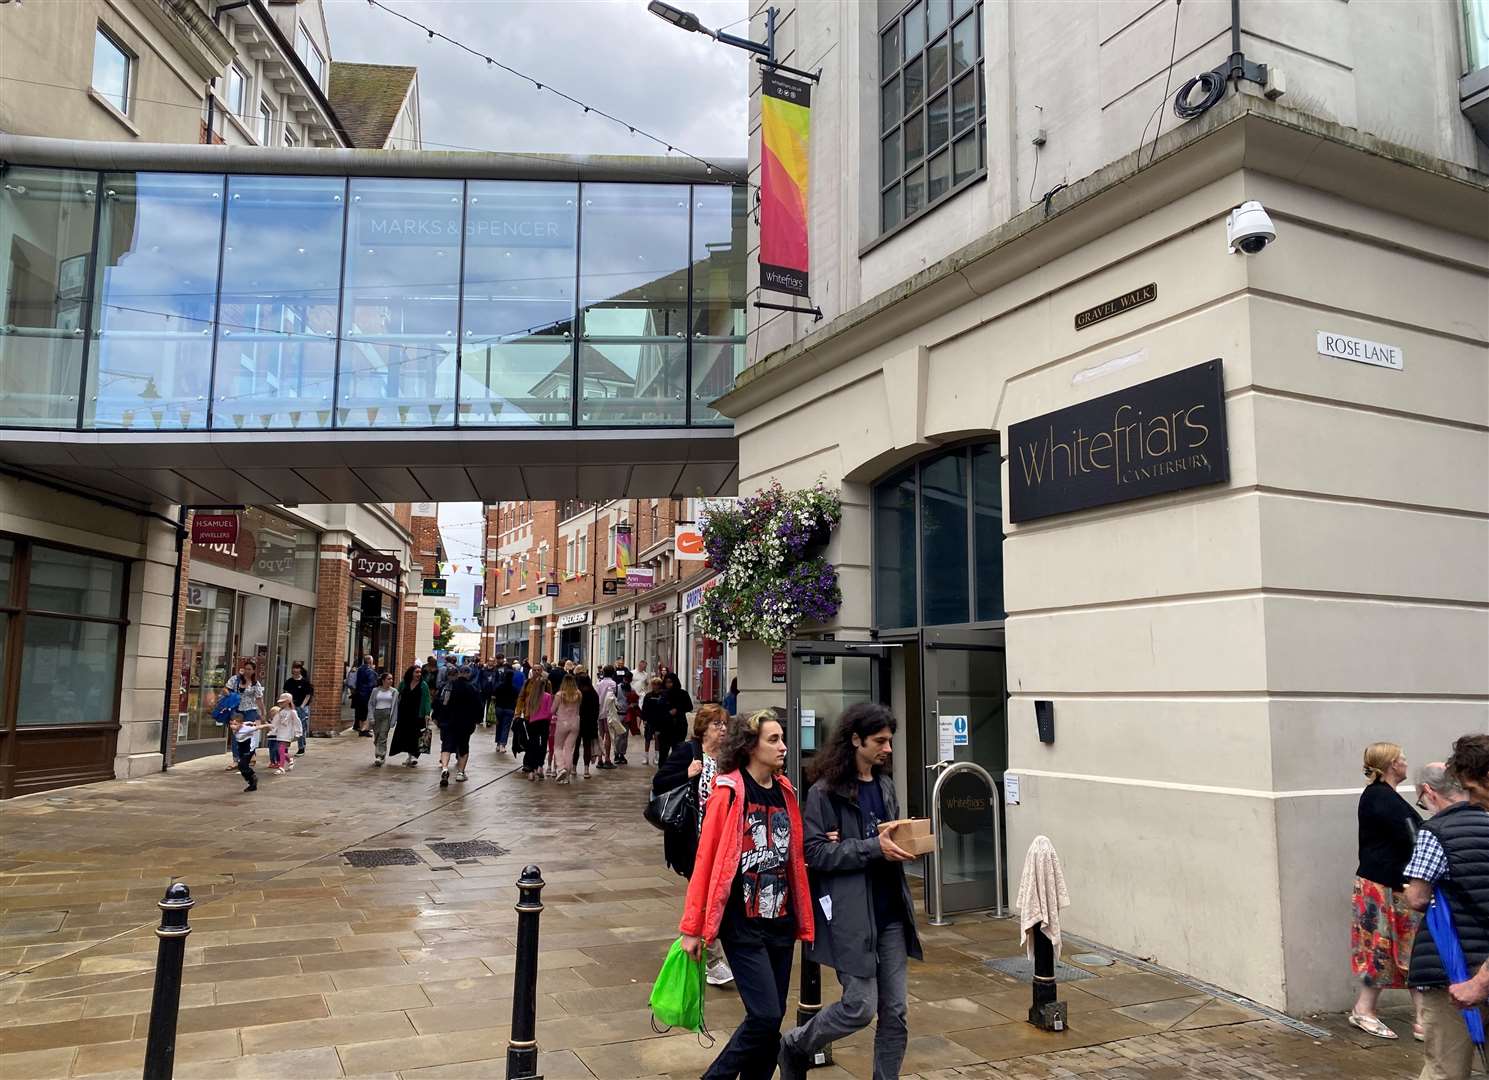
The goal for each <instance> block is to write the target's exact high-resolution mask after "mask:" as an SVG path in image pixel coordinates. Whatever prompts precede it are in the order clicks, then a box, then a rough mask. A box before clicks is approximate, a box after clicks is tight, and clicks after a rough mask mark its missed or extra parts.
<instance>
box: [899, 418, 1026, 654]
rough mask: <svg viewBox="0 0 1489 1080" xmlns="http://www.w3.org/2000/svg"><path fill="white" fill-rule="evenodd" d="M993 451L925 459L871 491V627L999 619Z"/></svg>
mask: <svg viewBox="0 0 1489 1080" xmlns="http://www.w3.org/2000/svg"><path fill="white" fill-rule="evenodd" d="M1001 484H1002V477H1001V475H1000V473H999V450H998V446H997V444H996V443H988V444H985V445H982V446H973V447H962V448H960V449H957V450H952V451H950V452H948V453H942V454H937V455H935V456H933V457H929V458H926V459H925V460H923V461H921V462H919V463H918V464H915V465H909V466H907V467H905V468H904V469H902V470H900V471H899V472H897V473H894V474H893V475H891V476H888V477H886V478H885V479H883V480H881V481H880V482H879V483H878V484H876V485H875V486H874V511H873V513H874V516H873V522H874V524H873V547H874V572H873V580H874V624H875V626H877V627H878V628H880V629H894V628H900V627H911V626H946V625H954V624H960V623H969V622H993V621H996V620H999V619H1002V618H1003V617H1004V616H1003V506H1002V504H1003V499H1002V488H1001Z"/></svg>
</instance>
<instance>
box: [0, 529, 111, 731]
mask: <svg viewBox="0 0 1489 1080" xmlns="http://www.w3.org/2000/svg"><path fill="white" fill-rule="evenodd" d="M126 580H127V576H126V567H125V564H124V563H123V562H120V561H118V560H116V559H110V558H104V557H100V556H97V555H89V554H84V553H81V552H75V551H71V550H68V549H65V548H56V547H51V546H48V545H44V544H37V543H32V542H30V541H27V540H22V539H14V540H13V539H10V538H6V537H0V671H6V670H9V671H12V672H14V673H15V674H16V675H17V687H16V702H15V715H14V717H13V718H8V717H4V716H0V730H4V729H6V728H10V727H12V725H14V726H18V727H28V726H53V725H55V726H67V727H71V726H75V725H78V724H113V723H116V722H117V719H118V710H119V664H120V649H121V647H122V645H123V641H124V626H125V620H124V603H125V595H126V592H127V585H126ZM7 650H10V651H15V652H19V654H20V655H19V657H11V656H8V655H7ZM0 700H3V698H0Z"/></svg>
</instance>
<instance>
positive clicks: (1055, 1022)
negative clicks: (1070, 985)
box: [1029, 924, 1065, 1031]
mask: <svg viewBox="0 0 1489 1080" xmlns="http://www.w3.org/2000/svg"><path fill="white" fill-rule="evenodd" d="M1033 933H1034V1003H1033V1004H1032V1005H1030V1006H1029V1023H1031V1024H1033V1025H1034V1026H1035V1027H1037V1028H1043V1029H1044V1030H1045V1031H1064V1030H1065V1006H1064V1005H1062V1004H1060V1003H1059V1002H1057V1001H1056V1000H1055V992H1056V987H1055V946H1054V943H1053V942H1051V941H1050V939H1049V937H1048V936H1047V935H1046V934H1045V932H1044V927H1043V924H1041V925H1040V926H1036V927H1035V928H1034V931H1033Z"/></svg>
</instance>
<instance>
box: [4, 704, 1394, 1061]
mask: <svg viewBox="0 0 1489 1080" xmlns="http://www.w3.org/2000/svg"><path fill="white" fill-rule="evenodd" d="M475 746H476V751H475V754H474V756H473V766H472V769H471V776H470V780H469V782H467V783H464V784H461V783H456V782H454V781H453V780H452V782H451V784H450V786H449V788H447V789H443V790H442V789H440V788H439V786H438V769H437V768H436V767H434V764H433V761H432V759H426V760H425V762H424V763H423V764H421V765H420V766H419V767H418V768H416V769H409V768H404V767H402V766H401V765H389V766H386V767H384V768H382V769H375V768H373V767H372V765H371V757H372V748H371V744H370V740H366V739H356V738H354V737H348V736H342V737H340V738H337V739H334V740H314V741H312V743H311V744H310V752H309V753H308V754H307V755H306V756H305V757H304V758H303V759H301V761H300V762H299V764H298V766H297V767H296V768H295V769H294V770H292V771H291V772H290V773H288V774H287V775H283V776H276V775H274V774H273V773H272V772H271V771H270V770H268V769H264V768H260V770H259V774H260V785H261V786H260V789H259V790H258V791H257V792H255V793H252V794H245V793H244V792H243V791H242V786H243V785H242V782H241V780H240V779H239V777H238V775H237V773H236V772H231V773H229V772H227V771H225V770H224V768H223V766H224V765H225V764H226V757H225V756H223V755H219V756H214V757H210V758H206V759H203V760H200V761H195V762H190V763H188V764H186V765H184V766H181V767H178V768H177V769H175V770H173V771H172V772H170V773H167V774H161V775H159V776H154V777H148V778H145V779H141V780H134V781H113V782H109V783H104V784H97V785H92V786H89V787H85V788H73V789H68V790H65V791H60V792H53V793H48V794H43V795H37V796H31V797H28V798H25V799H17V800H12V801H10V802H7V803H0V1077H3V1078H4V1080H28V1078H33V1077H35V1078H50V1077H82V1076H87V1077H110V1078H113V1077H138V1076H139V1075H140V1069H141V1064H142V1062H143V1059H144V1048H145V1042H144V1037H145V1033H146V1029H147V1026H148V1021H149V1016H148V1012H149V1007H150V988H151V985H152V981H153V970H154V961H155V952H156V938H155V935H154V933H153V929H154V927H155V926H156V925H157V923H158V921H159V911H158V909H157V908H156V901H157V900H159V899H160V897H161V895H162V892H163V890H164V888H165V886H166V885H168V884H169V883H170V882H171V881H172V880H173V879H179V880H182V881H185V882H186V883H187V884H188V885H189V886H190V888H191V890H192V894H193V896H194V897H195V899H196V901H197V904H196V907H195V908H194V909H193V910H192V912H191V926H192V934H191V936H190V938H189V939H188V940H187V950H186V964H187V966H186V969H185V978H184V985H183V989H182V1000H181V1013H180V1027H179V1030H180V1033H181V1034H180V1037H179V1040H178V1050H177V1058H176V1062H177V1066H176V1075H177V1076H178V1077H181V1078H183V1080H184V1078H188V1077H202V1078H210V1080H216V1078H230V1077H234V1078H249V1077H278V1078H287V1080H296V1078H304V1080H318V1078H321V1077H327V1078H329V1077H343V1076H357V1077H383V1078H390V1077H402V1078H404V1080H413V1078H419V1080H424V1078H435V1077H448V1078H469V1080H475V1078H481V1080H487V1078H498V1077H502V1076H504V1075H505V1053H506V1042H507V1037H508V1034H509V1029H508V1025H509V1023H510V1017H511V981H512V970H513V965H514V957H515V952H516V948H515V937H514V935H515V930H516V923H517V917H516V914H515V913H514V912H513V910H512V905H513V903H514V902H515V900H516V897H517V890H516V888H515V886H514V883H515V881H516V879H517V876H518V875H519V873H520V872H521V869H522V867H523V866H524V865H525V864H528V863H536V864H538V865H540V866H541V867H542V871H543V878H544V880H545V882H546V883H547V884H546V887H545V889H544V893H543V902H544V905H545V910H544V913H543V917H542V948H541V952H540V959H539V969H540V974H539V984H538V990H539V995H540V997H539V1006H538V1042H539V1047H540V1049H541V1051H542V1053H541V1057H540V1063H539V1069H540V1072H541V1073H542V1074H543V1075H544V1076H545V1077H548V1078H549V1080H566V1078H570V1077H583V1078H589V1077H595V1078H604V1080H610V1078H623V1077H660V1076H668V1077H693V1076H697V1075H699V1073H700V1072H701V1071H702V1070H703V1068H704V1067H705V1066H706V1065H707V1063H708V1062H709V1061H710V1060H711V1059H712V1057H713V1054H714V1051H713V1050H710V1049H707V1048H705V1047H703V1046H701V1045H700V1044H699V1041H698V1039H697V1038H696V1037H695V1036H693V1035H691V1034H681V1035H676V1034H672V1035H661V1034H657V1033H655V1032H654V1031H653V1030H652V1028H651V1025H650V1015H649V1012H648V1010H647V1008H646V1000H647V996H648V993H649V991H650V984H651V980H652V978H653V977H654V976H655V973H656V970H657V968H658V967H659V965H660V963H661V959H662V957H663V956H664V954H665V952H666V950H667V947H668V946H669V944H670V943H671V941H672V940H673V938H674V937H675V932H676V925H677V918H678V915H679V913H680V911H681V905H682V892H683V882H682V879H680V878H678V877H677V876H676V875H674V874H672V873H671V872H670V871H668V870H667V869H666V868H665V867H664V866H663V865H662V862H661V853H660V848H661V845H660V838H659V835H658V834H657V833H656V832H655V831H654V830H653V829H651V827H650V826H648V825H647V824H646V823H645V822H644V821H643V820H642V818H641V808H642V806H643V804H644V799H645V791H646V780H647V776H648V775H649V770H645V769H644V768H642V767H641V766H640V765H639V764H638V765H633V766H631V767H630V768H626V769H620V770H616V771H614V772H609V773H604V774H596V776H595V778H594V779H592V780H589V781H576V783H575V784H573V785H572V786H568V787H559V786H555V785H553V784H552V783H545V784H542V785H535V784H529V783H526V782H524V781H523V780H522V779H521V777H520V776H518V775H516V774H515V772H514V771H513V762H512V760H511V758H509V757H505V756H500V755H497V754H496V753H495V752H494V751H493V750H492V749H491V748H490V736H489V734H483V733H478V734H477V737H476V740H475ZM259 757H260V759H261V760H262V759H263V757H264V755H263V754H260V755H259ZM638 761H639V755H638ZM468 841H484V842H485V843H484V845H482V844H477V845H475V846H474V847H463V848H456V849H451V848H447V847H443V846H440V845H445V844H452V843H464V842H468ZM358 864H361V865H358ZM924 936H925V939H926V945H927V951H926V962H925V963H923V964H913V963H912V965H911V970H910V993H911V1005H910V1030H911V1040H910V1047H909V1054H908V1056H907V1059H906V1062H905V1069H904V1074H905V1075H906V1076H907V1077H911V1076H913V1077H921V1078H925V1080H931V1078H935V1080H950V1078H953V1077H966V1078H973V1080H980V1078H990V1077H1000V1078H1002V1077H1007V1078H1014V1077H1020V1078H1023V1077H1027V1078H1045V1077H1070V1076H1083V1077H1100V1078H1109V1080H1117V1078H1122V1080H1128V1078H1132V1080H1136V1078H1143V1080H1175V1078H1181V1077H1183V1078H1187V1077H1197V1078H1207V1080H1208V1078H1214V1080H1230V1078H1233V1077H1234V1078H1240V1077H1246V1078H1274V1077H1275V1078H1281V1077H1289V1078H1327V1080H1371V1078H1388V1077H1389V1078H1401V1080H1405V1078H1408V1077H1415V1076H1416V1075H1417V1073H1418V1071H1419V1070H1420V1068H1421V1058H1420V1051H1419V1049H1418V1048H1417V1047H1416V1046H1415V1045H1414V1044H1412V1043H1411V1041H1410V1037H1409V1034H1408V1035H1407V1037H1406V1038H1405V1039H1403V1040H1402V1041H1401V1042H1399V1043H1395V1044H1387V1043H1382V1042H1380V1041H1378V1040H1375V1039H1371V1038H1370V1037H1369V1036H1365V1035H1363V1034H1361V1033H1359V1032H1355V1031H1353V1030H1352V1029H1349V1028H1347V1027H1345V1026H1344V1025H1343V1024H1342V1023H1341V1022H1340V1018H1338V1017H1332V1018H1325V1019H1323V1020H1314V1021H1312V1022H1313V1023H1316V1024H1319V1025H1321V1026H1322V1027H1324V1028H1326V1029H1328V1032H1329V1034H1328V1035H1326V1036H1324V1037H1318V1036H1315V1035H1310V1034H1306V1033H1303V1032H1301V1031H1299V1030H1296V1029H1295V1028H1294V1027H1291V1026H1288V1025H1285V1024H1283V1023H1279V1022H1278V1021H1276V1020H1275V1019H1270V1018H1267V1017H1265V1016H1263V1015H1262V1014H1261V1013H1259V1012H1257V1011H1254V1010H1252V1009H1249V1008H1246V1007H1244V1006H1242V1005H1237V1004H1234V1003H1231V1002H1228V1001H1225V1000H1220V999H1217V998H1215V997H1212V996H1211V995H1209V994H1206V993H1203V992H1201V991H1199V990H1197V989H1196V988H1194V987H1193V986H1190V985H1186V984H1184V983H1182V982H1179V981H1176V980H1174V979H1172V978H1169V977H1167V976H1166V975H1164V974H1161V973H1155V972H1152V971H1148V970H1142V969H1139V968H1137V967H1132V966H1129V965H1127V964H1124V963H1121V962H1118V963H1115V964H1113V965H1111V966H1109V967H1104V968H1092V969H1091V972H1092V974H1093V976H1094V977H1092V978H1090V979H1085V980H1081V981H1078V982H1068V983H1065V984H1063V985H1062V986H1061V988H1060V996H1061V998H1062V999H1064V1000H1066V1001H1068V1002H1069V1004H1070V1030H1069V1031H1067V1032H1065V1033H1063V1034H1047V1033H1044V1032H1040V1031H1037V1030H1035V1029H1034V1028H1032V1027H1030V1026H1029V1025H1028V1024H1027V1023H1025V1022H1024V1020H1023V1017H1024V1015H1025V1013H1026V1011H1027V1008H1028V1003H1029V996H1030V994H1029V987H1028V986H1027V985H1026V984H1023V983H1019V982H1017V981H1016V980H1015V979H1013V978H1012V977H1010V976H1007V975H1003V974H1001V973H1000V972H997V971H995V970H993V969H992V968H990V967H989V966H988V965H987V964H986V963H984V961H986V960H989V959H995V958H999V957H1006V956H1013V955H1017V954H1019V953H1020V950H1019V948H1018V945H1017V933H1016V927H1015V924H1014V923H1013V922H1011V921H1007V920H995V919H989V918H986V917H983V916H966V917H961V918H958V919H956V920H955V921H954V923H953V925H951V926H947V927H941V928H931V927H926V928H925V933H924ZM1065 959H1066V960H1067V961H1069V960H1070V956H1069V953H1068V952H1067V955H1066V957H1065ZM1341 977H1342V978H1347V974H1342V975H1341ZM823 981H824V984H825V986H824V989H825V991H826V996H827V997H828V999H829V1000H830V999H831V998H832V997H833V996H834V995H835V988H836V987H835V982H834V980H833V978H832V976H831V974H830V973H825V974H824V980H823ZM792 1008H793V1011H794V1008H795V1004H794V995H793V1005H792ZM1402 1008H1403V1006H1402V1005H1401V1004H1400V1003H1397V1004H1396V1006H1395V1008H1394V1010H1393V1012H1394V1013H1395V1014H1397V1015H1400V1010H1401V1009H1402ZM741 1015H742V1011H741V1009H740V1006H739V1001H738V997H737V996H736V995H734V994H733V993H731V992H730V991H729V990H727V989H723V990H710V996H709V999H708V1007H707V1017H708V1022H709V1025H710V1027H711V1028H713V1029H714V1031H715V1032H718V1033H722V1034H724V1035H727V1033H728V1032H729V1031H730V1030H731V1029H732V1027H733V1025H734V1024H735V1023H736V1022H737V1021H738V1019H739V1018H740V1016H741ZM1395 1026H1396V1027H1397V1029H1398V1030H1400V1031H1402V1032H1403V1033H1408V1032H1409V1025H1408V1024H1406V1023H1396V1025H1395ZM871 1058H872V1031H871V1030H870V1031H867V1032H861V1033H860V1034H859V1035H858V1036H856V1037H854V1038H852V1039H849V1040H847V1041H845V1042H843V1043H840V1044H838V1046H837V1047H836V1065H835V1066H834V1067H831V1068H826V1069H819V1070H815V1071H814V1072H813V1074H812V1075H813V1076H814V1077H816V1078H819V1080H836V1078H841V1077H847V1076H853V1077H867V1076H869V1075H870V1072H871V1067H870V1063H871Z"/></svg>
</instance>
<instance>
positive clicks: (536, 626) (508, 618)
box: [486, 596, 553, 663]
mask: <svg viewBox="0 0 1489 1080" xmlns="http://www.w3.org/2000/svg"><path fill="white" fill-rule="evenodd" d="M552 613H553V599H552V598H551V597H547V596H542V597H538V598H537V599H535V600H523V601H521V602H519V603H516V604H508V605H506V606H505V607H495V608H491V609H490V610H489V611H488V613H487V616H486V629H487V630H488V632H489V633H490V635H491V641H492V654H493V655H498V654H499V655H501V656H505V657H508V658H509V659H514V660H526V661H528V662H529V663H537V660H538V657H539V656H540V655H541V654H542V653H544V652H546V651H547V650H546V646H545V645H544V644H543V641H542V637H543V631H544V627H545V625H546V623H545V619H546V618H547V616H549V615H551V614H552Z"/></svg>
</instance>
